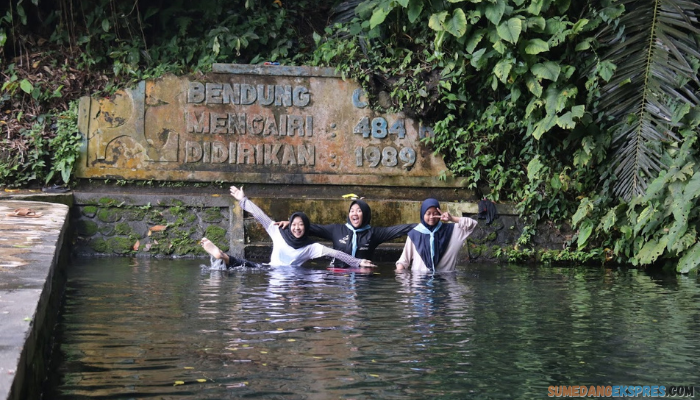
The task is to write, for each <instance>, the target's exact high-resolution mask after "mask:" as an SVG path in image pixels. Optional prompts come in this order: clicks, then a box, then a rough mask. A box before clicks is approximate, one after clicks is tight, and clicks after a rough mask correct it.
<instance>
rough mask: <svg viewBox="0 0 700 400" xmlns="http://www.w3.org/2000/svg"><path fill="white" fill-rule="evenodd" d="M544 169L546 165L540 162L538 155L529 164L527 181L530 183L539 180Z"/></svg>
mask: <svg viewBox="0 0 700 400" xmlns="http://www.w3.org/2000/svg"><path fill="white" fill-rule="evenodd" d="M543 167H544V164H542V163H541V162H540V156H539V154H538V155H536V156H535V157H534V158H533V159H532V160H530V162H529V163H527V179H529V180H530V181H534V180H535V179H537V178H538V175H539V173H540V171H541V170H542V168H543Z"/></svg>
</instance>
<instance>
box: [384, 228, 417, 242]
mask: <svg viewBox="0 0 700 400" xmlns="http://www.w3.org/2000/svg"><path fill="white" fill-rule="evenodd" d="M416 225H418V224H403V225H394V226H387V227H375V228H373V230H374V240H376V241H377V244H381V243H384V242H388V241H389V240H394V239H396V238H400V237H401V236H405V235H406V234H407V233H408V232H409V231H410V230H411V229H413V228H415V227H416Z"/></svg>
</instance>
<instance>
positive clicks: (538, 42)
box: [525, 39, 549, 54]
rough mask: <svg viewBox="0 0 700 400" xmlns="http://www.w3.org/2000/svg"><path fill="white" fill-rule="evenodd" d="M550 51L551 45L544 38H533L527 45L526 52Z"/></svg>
mask: <svg viewBox="0 0 700 400" xmlns="http://www.w3.org/2000/svg"><path fill="white" fill-rule="evenodd" d="M545 51H549V45H548V44H547V42H545V41H544V40H542V39H531V40H529V41H528V42H527V45H525V53H527V54H540V53H543V52H545Z"/></svg>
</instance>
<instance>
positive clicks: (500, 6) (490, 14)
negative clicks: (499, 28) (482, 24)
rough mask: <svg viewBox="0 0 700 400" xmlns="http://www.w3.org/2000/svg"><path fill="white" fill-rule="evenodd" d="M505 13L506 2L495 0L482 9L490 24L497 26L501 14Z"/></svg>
mask: <svg viewBox="0 0 700 400" xmlns="http://www.w3.org/2000/svg"><path fill="white" fill-rule="evenodd" d="M505 11H506V1H505V0H496V2H495V3H488V4H486V6H485V7H484V15H485V16H486V19H488V20H489V21H491V23H492V24H494V25H498V24H499V23H500V22H501V18H502V17H503V13H504V12H505Z"/></svg>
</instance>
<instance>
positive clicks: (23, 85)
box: [19, 79, 34, 94]
mask: <svg viewBox="0 0 700 400" xmlns="http://www.w3.org/2000/svg"><path fill="white" fill-rule="evenodd" d="M19 88H20V89H22V91H23V92H24V93H27V94H29V93H31V92H32V90H34V86H33V85H32V83H31V82H29V81H28V80H26V79H22V80H21V81H19Z"/></svg>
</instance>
